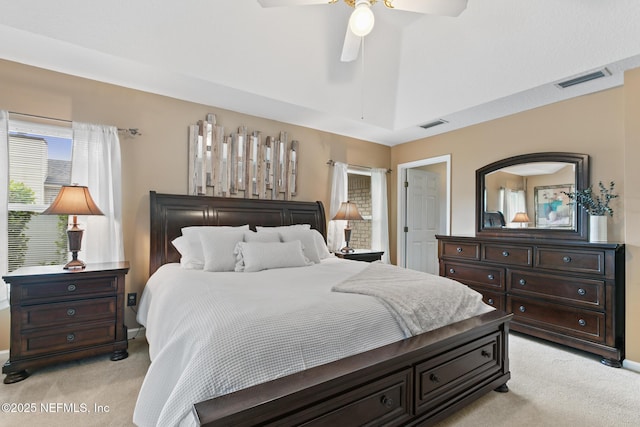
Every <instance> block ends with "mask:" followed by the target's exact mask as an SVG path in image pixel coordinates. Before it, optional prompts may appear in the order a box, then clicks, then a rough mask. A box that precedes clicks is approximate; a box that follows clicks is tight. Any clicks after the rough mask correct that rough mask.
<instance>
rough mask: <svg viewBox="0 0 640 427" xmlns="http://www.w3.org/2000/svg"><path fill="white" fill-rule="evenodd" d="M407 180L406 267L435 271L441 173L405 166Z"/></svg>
mask: <svg viewBox="0 0 640 427" xmlns="http://www.w3.org/2000/svg"><path fill="white" fill-rule="evenodd" d="M406 182H407V184H406V186H407V187H406V190H407V193H406V194H407V197H406V210H405V212H406V228H405V230H406V240H405V242H406V267H407V268H410V269H412V270H418V271H424V272H426V273H431V274H438V244H437V241H436V234H437V233H438V232H439V224H440V208H439V206H440V201H439V185H440V176H439V175H438V174H436V173H433V172H427V171H423V170H418V169H407V177H406Z"/></svg>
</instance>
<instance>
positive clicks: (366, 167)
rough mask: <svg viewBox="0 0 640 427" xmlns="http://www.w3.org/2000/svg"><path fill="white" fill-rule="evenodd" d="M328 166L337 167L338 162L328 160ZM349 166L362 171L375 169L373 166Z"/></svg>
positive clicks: (389, 170) (389, 171)
mask: <svg viewBox="0 0 640 427" xmlns="http://www.w3.org/2000/svg"><path fill="white" fill-rule="evenodd" d="M327 164H328V165H329V166H333V165H335V164H336V162H335V161H333V160H331V159H329V160H327ZM347 166H349V167H352V168H360V169H367V170H371V169H374V168H372V167H371V166H360V165H352V164H351V163H347ZM391 172H392V170H391V169H387V173H391Z"/></svg>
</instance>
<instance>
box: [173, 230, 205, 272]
mask: <svg viewBox="0 0 640 427" xmlns="http://www.w3.org/2000/svg"><path fill="white" fill-rule="evenodd" d="M171 243H172V244H173V246H174V247H175V248H176V249H177V250H178V252H180V267H182V268H186V269H190V270H202V268H203V267H204V259H198V258H197V257H196V256H195V254H197V253H198V252H202V246H201V244H200V241H198V242H196V244H192V243H191V242H190V241H189V239H187V238H186V237H184V236H180V237H176V238H175V239H173V240H172V241H171ZM194 246H196V247H194Z"/></svg>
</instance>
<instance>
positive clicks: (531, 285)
mask: <svg viewBox="0 0 640 427" xmlns="http://www.w3.org/2000/svg"><path fill="white" fill-rule="evenodd" d="M507 278H508V280H507V291H508V292H512V293H513V294H518V295H523V296H537V297H541V298H545V297H546V298H549V299H553V300H554V301H557V302H561V301H562V302H566V303H569V304H573V305H576V306H582V307H585V308H591V309H595V310H604V308H605V307H604V291H605V284H604V281H602V280H590V279H581V278H575V277H571V276H565V275H563V276H558V275H551V274H540V273H535V274H534V273H529V272H524V271H517V270H513V271H509V272H508V273H507Z"/></svg>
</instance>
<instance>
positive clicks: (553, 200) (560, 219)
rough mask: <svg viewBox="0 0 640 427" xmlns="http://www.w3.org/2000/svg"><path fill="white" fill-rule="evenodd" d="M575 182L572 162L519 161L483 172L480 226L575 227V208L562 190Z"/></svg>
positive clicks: (573, 188)
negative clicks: (484, 173) (481, 218)
mask: <svg viewBox="0 0 640 427" xmlns="http://www.w3.org/2000/svg"><path fill="white" fill-rule="evenodd" d="M575 185H576V165H575V163H564V162H532V163H522V164H516V165H512V166H507V167H503V168H501V169H498V170H495V171H493V172H490V173H487V174H486V175H485V176H484V212H483V214H484V215H483V226H484V228H493V229H495V228H543V229H564V230H575V229H576V208H575V205H570V204H569V203H570V200H569V198H568V197H567V196H566V195H565V194H564V193H563V192H573V191H575Z"/></svg>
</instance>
